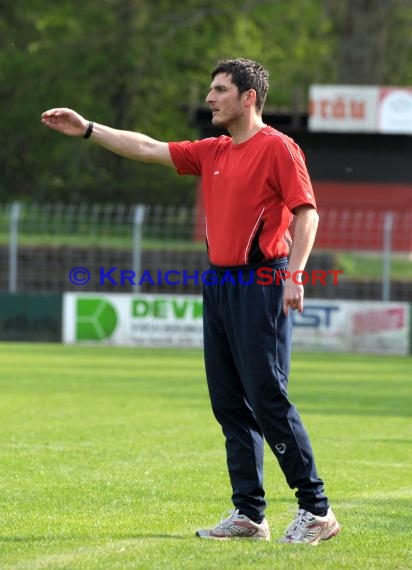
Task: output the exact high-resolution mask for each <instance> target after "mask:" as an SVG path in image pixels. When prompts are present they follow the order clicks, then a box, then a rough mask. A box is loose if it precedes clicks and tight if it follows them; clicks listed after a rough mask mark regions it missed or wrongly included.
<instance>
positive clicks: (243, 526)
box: [196, 509, 270, 540]
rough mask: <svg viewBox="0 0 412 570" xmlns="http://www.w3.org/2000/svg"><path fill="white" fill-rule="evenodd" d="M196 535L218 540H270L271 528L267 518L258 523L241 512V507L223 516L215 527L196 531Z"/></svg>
mask: <svg viewBox="0 0 412 570" xmlns="http://www.w3.org/2000/svg"><path fill="white" fill-rule="evenodd" d="M196 536H199V537H200V538H212V539H213V538H214V539H217V540H229V539H231V538H250V539H254V540H269V539H270V530H269V525H268V522H267V520H266V519H263V521H262V522H261V523H260V524H258V523H255V522H253V521H252V520H250V518H249V517H247V516H246V515H242V514H240V513H239V509H234V510H233V511H231V512H230V516H228V517H227V518H225V519H224V518H222V520H221V521H220V523H219V524H218V525H216V526H215V527H213V528H211V529H203V530H198V531H196Z"/></svg>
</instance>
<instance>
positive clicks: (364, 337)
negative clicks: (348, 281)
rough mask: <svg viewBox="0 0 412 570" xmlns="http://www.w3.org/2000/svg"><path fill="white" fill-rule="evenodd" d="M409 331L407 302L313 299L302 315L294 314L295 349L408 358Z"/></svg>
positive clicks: (308, 302) (308, 301)
mask: <svg viewBox="0 0 412 570" xmlns="http://www.w3.org/2000/svg"><path fill="white" fill-rule="evenodd" d="M409 330H410V323H409V305H408V303H393V302H380V301H322V300H320V299H318V300H316V299H310V300H306V302H305V310H304V311H303V313H302V314H295V315H294V329H293V346H294V348H295V349H300V350H331V351H337V352H342V351H343V352H369V353H371V352H374V353H379V354H381V353H382V354H404V355H406V354H408V353H409Z"/></svg>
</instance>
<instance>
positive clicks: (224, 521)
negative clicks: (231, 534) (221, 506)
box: [218, 509, 239, 528]
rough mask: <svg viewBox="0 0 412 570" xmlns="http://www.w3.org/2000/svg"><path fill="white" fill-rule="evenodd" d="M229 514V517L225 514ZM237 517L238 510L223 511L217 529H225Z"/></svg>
mask: <svg viewBox="0 0 412 570" xmlns="http://www.w3.org/2000/svg"><path fill="white" fill-rule="evenodd" d="M228 513H229V516H227V514H228ZM238 516H239V509H232V510H231V511H225V512H224V513H223V515H222V518H221V519H220V523H219V524H218V527H219V528H225V527H226V526H228V524H229V523H230V522H231V521H232V520H233V519H235V518H237V517H238Z"/></svg>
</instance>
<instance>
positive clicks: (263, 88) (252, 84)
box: [212, 57, 269, 111]
mask: <svg viewBox="0 0 412 570" xmlns="http://www.w3.org/2000/svg"><path fill="white" fill-rule="evenodd" d="M218 73H226V74H227V75H231V78H232V83H234V84H235V85H236V87H237V88H238V89H239V93H244V92H245V91H248V90H249V89H254V90H255V91H256V109H257V110H258V111H261V110H262V109H263V105H264V104H265V101H266V96H267V94H268V90H269V72H268V71H267V70H266V69H265V68H264V67H263V65H261V64H260V63H258V62H257V61H253V60H251V59H243V58H241V57H239V58H237V59H223V60H221V61H219V62H218V64H217V66H216V67H215V69H214V70H213V71H212V79H214V78H215V76H216V75H217V74H218Z"/></svg>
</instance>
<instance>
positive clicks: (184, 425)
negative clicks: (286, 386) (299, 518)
mask: <svg viewBox="0 0 412 570" xmlns="http://www.w3.org/2000/svg"><path fill="white" fill-rule="evenodd" d="M0 366H1V376H0V392H1V393H0V438H1V446H0V455H1V456H0V472H1V477H0V491H1V492H0V501H1V503H0V568H1V569H2V570H9V569H19V570H23V569H27V570H36V569H53V570H56V569H63V568H64V569H70V570H78V569H79V570H83V569H84V570H106V569H107V570H109V569H110V570H115V569H119V570H128V569H132V568H133V569H135V568H136V569H137V568H139V569H150V570H151V569H168V570H170V569H172V570H181V569H204V570H213V569H219V570H222V569H231V570H232V569H233V568H236V569H251V568H262V569H269V568H270V569H273V568H277V569H292V570H293V569H302V570H303V569H305V570H307V569H321V570H323V569H336V568H351V569H352V570H353V569H355V570H358V569H359V570H364V569H365V570H369V569H371V570H374V569H379V568H382V569H383V568H384V569H385V570H389V569H390V570H395V569H406V568H411V559H412V558H411V555H412V552H411V540H410V539H411V528H412V508H411V507H412V505H411V498H412V492H411V473H412V465H411V464H412V453H411V442H412V430H411V422H410V413H411V398H410V396H411V389H412V386H411V382H412V359H411V358H402V357H399V358H398V357H379V356H360V355H357V356H353V355H337V354H295V356H294V359H293V367H292V374H291V381H290V394H291V397H292V400H293V401H294V402H295V403H296V404H297V406H298V409H299V410H300V413H301V415H302V417H303V419H304V422H305V424H306V426H307V427H308V429H309V432H310V435H311V439H312V442H313V446H314V449H315V453H316V457H317V463H318V469H319V472H320V474H321V476H322V477H323V478H324V479H325V481H326V489H327V492H328V495H329V496H330V499H331V502H332V505H333V508H334V510H335V513H336V515H337V517H338V519H339V520H340V522H341V524H342V533H341V534H340V535H339V536H338V537H336V538H335V539H333V540H331V541H328V542H324V543H322V544H320V545H319V546H318V547H308V546H292V545H280V544H277V543H276V542H275V539H276V538H277V537H280V536H281V535H282V533H283V530H284V528H285V527H286V526H287V525H288V523H289V522H290V520H291V518H292V516H293V515H294V510H295V500H294V496H293V491H291V490H290V489H289V488H288V487H287V485H286V483H285V482H284V480H283V476H282V474H281V472H280V470H279V468H278V466H277V464H276V461H275V459H274V457H273V456H272V454H271V453H270V452H269V451H268V452H267V454H266V490H267V498H268V501H269V507H268V510H267V517H268V520H269V523H270V525H271V529H272V536H273V540H272V541H271V542H270V543H260V542H248V541H243V542H242V541H232V542H223V543H222V542H215V541H202V540H200V539H196V538H194V531H195V529H196V528H197V527H198V526H203V525H207V524H213V523H216V522H217V521H218V520H219V518H220V516H221V514H222V513H223V512H224V511H225V510H226V509H229V508H230V507H231V504H230V488H229V483H228V477H227V473H226V463H225V455H224V445H223V437H222V435H221V432H220V429H219V427H218V426H217V424H216V422H215V420H214V418H213V417H212V413H211V411H210V407H209V400H208V395H207V391H206V386H205V381H204V372H203V362H202V356H201V353H200V352H199V351H183V350H181V351H170V350H139V349H119V348H91V347H88V348H86V347H69V346H61V345H44V344H42V345H34V344H30V345H29V344H1V345H0Z"/></svg>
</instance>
